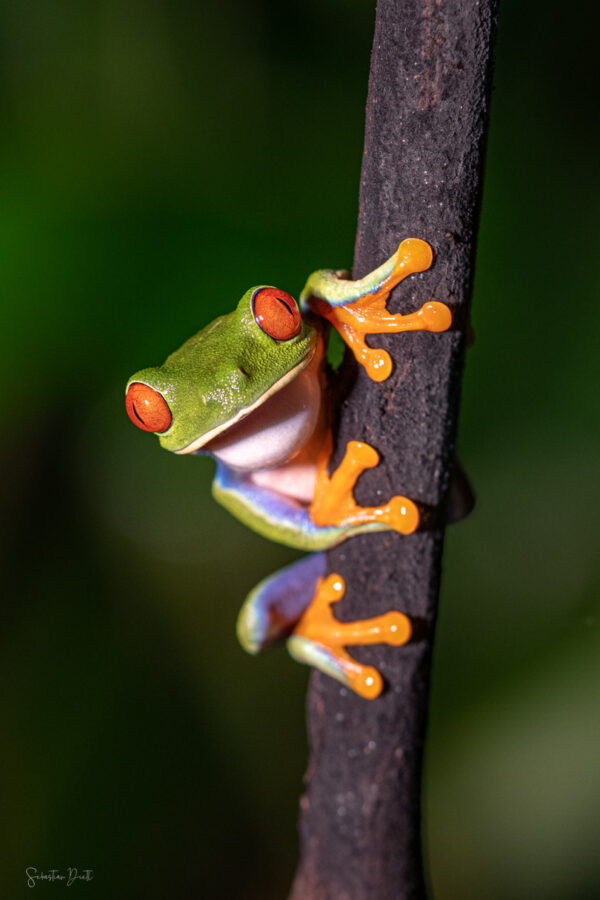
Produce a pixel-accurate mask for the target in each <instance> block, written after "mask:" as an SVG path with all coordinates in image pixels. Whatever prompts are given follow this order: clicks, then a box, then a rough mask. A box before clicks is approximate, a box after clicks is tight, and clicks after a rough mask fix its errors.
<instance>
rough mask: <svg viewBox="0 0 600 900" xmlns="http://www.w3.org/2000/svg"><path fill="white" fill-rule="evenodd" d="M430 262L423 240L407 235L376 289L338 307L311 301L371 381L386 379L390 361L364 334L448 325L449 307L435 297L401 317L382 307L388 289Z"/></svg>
mask: <svg viewBox="0 0 600 900" xmlns="http://www.w3.org/2000/svg"><path fill="white" fill-rule="evenodd" d="M432 261H433V252H432V250H431V247H430V246H429V244H428V243H427V241H422V240H420V239H419V238H409V239H407V240H405V241H402V243H401V244H400V246H399V247H398V250H397V251H396V253H395V254H394V256H392V257H391V258H390V260H389V261H388V264H390V263H391V264H392V267H391V268H390V272H389V274H388V275H387V277H386V278H384V280H383V282H381V283H380V284H379V286H378V287H377V289H376V290H374V291H372V292H371V293H367V294H364V295H363V296H361V297H360V298H359V299H358V300H355V301H352V302H350V303H348V304H345V305H341V306H333V305H330V304H329V303H328V302H327V300H325V299H320V298H315V299H314V300H312V301H311V305H312V306H313V307H315V308H316V309H317V311H318V312H319V314H320V315H321V316H323V318H325V319H328V320H329V321H330V322H331V324H332V325H333V326H334V328H336V329H337V331H339V333H340V335H341V336H342V338H343V339H344V341H345V342H346V343H347V344H348V346H349V347H350V349H351V350H352V352H353V353H354V356H355V357H356V359H357V361H358V362H359V363H360V364H361V365H362V366H364V368H365V370H366V372H367V374H368V375H369V376H370V377H371V378H372V379H373V381H385V379H386V378H389V376H390V375H391V373H392V360H391V357H390V355H389V353H387V352H386V351H385V350H372V349H371V348H370V347H368V346H367V344H366V343H365V335H367V334H383V333H388V334H389V333H391V332H399V331H446V330H447V329H448V328H449V327H450V324H451V322H452V315H451V313H450V310H449V309H448V307H447V306H446V304H445V303H440V302H438V301H436V300H431V301H429V303H425V304H424V305H423V306H422V307H421V309H419V310H417V312H413V313H409V314H408V315H405V316H402V315H392V314H391V313H390V312H388V310H387V307H386V303H387V300H388V297H389V295H390V292H391V291H392V289H393V288H394V287H396V285H397V284H399V283H400V282H401V281H403V280H404V279H405V278H407V277H408V276H409V275H413V274H414V273H415V272H425V271H426V270H427V269H428V268H429V267H430V266H431V263H432ZM367 277H369V276H367Z"/></svg>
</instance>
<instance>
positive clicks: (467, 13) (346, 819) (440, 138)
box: [291, 0, 496, 900]
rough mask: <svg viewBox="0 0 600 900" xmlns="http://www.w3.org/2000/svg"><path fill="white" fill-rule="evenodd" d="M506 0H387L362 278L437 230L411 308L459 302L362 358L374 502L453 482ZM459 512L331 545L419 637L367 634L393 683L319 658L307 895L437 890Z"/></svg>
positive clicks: (347, 602)
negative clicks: (436, 327) (434, 747)
mask: <svg viewBox="0 0 600 900" xmlns="http://www.w3.org/2000/svg"><path fill="white" fill-rule="evenodd" d="M495 11H496V2H495V0H479V2H477V0H420V2H414V0H379V2H378V5H377V19H376V27H375V38H374V44H373V54H372V62H371V77H370V84H369V96H368V102H367V118H366V133H365V151H364V160H363V169H362V178H361V188H360V213H359V221H358V231H357V239H356V255H355V265H354V277H360V276H362V275H364V274H365V273H366V272H368V271H370V270H371V269H373V268H375V267H376V266H377V265H379V263H381V262H382V261H383V260H384V259H386V258H387V257H389V256H390V254H391V253H392V252H393V251H394V250H395V248H396V247H397V245H398V243H399V242H400V240H402V239H403V238H406V237H420V238H424V239H426V240H427V241H429V242H430V244H431V245H432V247H433V248H434V252H435V262H434V266H433V268H432V269H431V270H430V271H428V272H425V273H423V274H421V275H418V276H413V277H412V278H410V279H409V280H408V281H405V282H404V283H403V284H402V285H400V286H399V288H398V289H397V290H396V291H395V295H394V297H393V299H392V301H391V308H392V310H393V311H394V312H396V311H397V312H408V311H411V310H413V309H417V308H418V307H420V306H421V304H422V303H424V302H426V301H427V300H429V299H436V300H442V301H444V302H446V303H448V304H449V305H450V306H451V307H452V309H453V315H454V328H453V330H451V331H450V332H447V333H445V334H429V333H410V334H405V335H391V336H386V337H384V336H378V337H377V345H378V346H383V347H385V348H386V349H387V350H388V351H389V352H390V353H391V355H392V358H393V359H394V360H395V362H396V366H395V371H394V373H393V375H392V377H391V378H390V379H389V380H388V381H386V382H384V383H382V384H376V383H374V382H372V381H370V380H369V379H368V377H367V376H366V375H365V374H364V372H363V371H362V370H361V371H360V372H359V373H358V378H357V379H356V381H355V383H354V385H353V387H352V389H351V390H350V392H349V393H348V395H347V397H346V400H345V402H344V404H343V406H342V408H341V411H340V427H339V434H338V452H339V450H340V448H343V447H344V446H345V444H346V442H347V441H348V440H357V439H358V440H360V439H363V440H366V441H368V442H369V443H371V444H373V445H374V446H375V447H376V448H377V449H378V450H379V451H380V453H381V456H382V461H381V463H380V465H379V467H378V468H377V469H375V470H371V471H369V472H367V473H365V474H364V476H362V478H361V481H360V484H359V486H358V490H357V492H356V496H357V499H358V501H359V503H361V504H364V505H371V504H373V503H374V502H384V501H385V500H387V499H388V498H389V497H391V496H392V495H393V494H405V495H407V496H409V497H412V498H413V499H415V500H417V501H418V502H419V503H420V504H422V506H423V508H424V509H428V510H431V511H433V510H438V511H439V509H440V507H441V505H442V504H443V502H444V500H445V497H446V494H447V490H448V485H449V473H450V467H451V463H452V460H453V455H454V440H455V433H456V421H457V414H458V403H459V394H460V381H461V376H462V369H463V357H464V347H465V329H466V324H467V320H468V304H469V300H470V293H471V285H472V277H473V259H474V250H475V240H476V230H477V221H478V213H479V205H480V196H481V179H482V170H483V156H484V148H485V134H486V127H487V117H488V115H487V114H488V105H489V96H490V81H491V44H492V37H493V30H494V20H495ZM443 534H444V523H443V521H442V517H441V516H440V515H439V514H438V515H436V514H435V513H434V512H431V514H430V515H429V517H428V518H426V522H425V528H424V529H423V530H421V531H420V532H419V533H417V534H414V535H411V536H409V537H402V536H399V535H396V534H392V533H384V534H381V535H365V536H362V537H359V538H355V539H353V540H351V541H347V542H346V543H344V544H342V545H341V546H339V547H337V548H335V549H333V550H332V551H330V552H329V554H328V565H329V569H330V571H334V572H339V573H340V574H342V575H343V577H344V579H345V581H346V585H347V592H346V596H345V597H344V599H343V601H342V603H341V604H339V606H338V607H336V613H337V615H338V616H339V618H340V619H343V620H345V621H350V620H352V619H357V618H365V617H367V616H373V615H377V614H379V613H384V612H386V611H388V610H390V609H399V610H402V611H404V612H406V613H408V615H409V616H411V618H412V620H413V624H414V627H415V639H414V640H413V641H412V642H411V643H410V644H409V645H408V646H406V647H401V648H393V647H387V646H383V645H379V646H374V647H364V648H353V649H352V653H353V654H354V655H355V656H356V657H357V658H358V659H360V660H361V661H363V662H368V663H371V664H374V665H375V666H377V667H378V668H379V669H380V671H381V672H382V674H383V676H384V678H385V679H386V681H387V683H388V689H387V691H386V693H385V694H383V695H382V696H381V697H380V698H378V699H377V700H374V701H367V700H363V699H361V698H360V697H357V696H355V695H354V694H352V692H350V691H348V690H346V689H344V688H342V687H341V686H340V685H339V684H337V683H336V682H334V681H332V680H330V679H329V678H326V677H325V676H323V675H321V674H319V673H315V674H313V676H312V680H311V688H310V695H309V702H308V717H309V731H310V741H311V747H312V752H311V760H310V766H309V770H308V774H307V782H308V787H307V793H306V795H305V796H304V798H303V799H302V803H301V839H302V852H301V861H300V865H299V869H298V872H297V875H296V880H295V882H294V886H293V889H292V894H291V896H292V898H293V900H325V898H331V900H344V898H347V900H373V898H377V900H388V898H389V900H391V898H404V900H406V898H411V900H412V898H423V897H424V896H425V886H424V878H423V869H422V854H421V839H420V794H421V772H422V757H423V743H424V734H425V725H426V716H427V702H428V689H429V676H430V665H431V650H432V642H433V637H434V627H435V619H436V610H437V599H438V592H439V582H440V566H441V554H442V546H443Z"/></svg>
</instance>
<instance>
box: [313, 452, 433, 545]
mask: <svg viewBox="0 0 600 900" xmlns="http://www.w3.org/2000/svg"><path fill="white" fill-rule="evenodd" d="M330 455H331V441H329V443H328V444H327V446H326V447H324V449H323V451H322V453H321V455H320V457H319V460H318V462H317V479H316V486H315V495H314V499H313V501H312V503H311V505H310V516H311V518H312V520H313V522H314V523H315V524H316V525H319V526H326V525H338V526H341V527H345V526H357V527H360V526H362V525H369V524H373V525H375V526H380V527H381V529H391V530H393V531H398V532H400V533H401V534H412V532H413V531H414V530H415V529H416V528H417V526H418V524H419V511H418V509H417V507H416V505H415V504H414V503H413V501H412V500H409V499H408V497H401V496H397V497H392V499H391V500H390V501H389V503H387V504H386V505H385V506H359V505H358V504H357V503H356V501H355V499H354V493H353V491H354V486H355V484H356V482H357V481H358V478H359V477H360V475H361V474H362V473H363V472H364V471H365V469H371V468H373V467H374V466H376V465H377V464H378V462H379V454H378V452H377V450H375V449H374V448H373V447H371V446H370V444H366V443H365V442H364V441H350V442H349V443H348V444H347V445H346V453H345V454H344V458H343V460H342V461H341V463H340V465H339V466H338V468H337V469H336V470H335V472H334V473H333V474H332V475H329V474H328V472H327V463H328V462H329V457H330Z"/></svg>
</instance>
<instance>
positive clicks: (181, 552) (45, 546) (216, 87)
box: [0, 0, 600, 900]
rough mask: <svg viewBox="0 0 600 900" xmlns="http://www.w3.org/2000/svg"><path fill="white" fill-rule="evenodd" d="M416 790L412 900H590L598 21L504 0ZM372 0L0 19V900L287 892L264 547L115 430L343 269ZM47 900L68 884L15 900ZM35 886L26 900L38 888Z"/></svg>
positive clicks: (291, 722)
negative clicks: (263, 295) (241, 636)
mask: <svg viewBox="0 0 600 900" xmlns="http://www.w3.org/2000/svg"><path fill="white" fill-rule="evenodd" d="M502 15H503V18H502V21H501V29H500V37H499V42H498V65H497V75H496V79H495V81H496V90H495V93H494V101H493V119H492V129H491V133H490V144H489V155H488V168H487V180H486V188H485V197H484V209H483V219H482V229H481V237H480V250H479V256H478V268H477V277H476V290H475V299H474V312H473V321H474V327H475V331H476V334H477V341H476V344H475V346H474V348H473V349H472V350H471V351H470V353H469V360H468V366H467V372H466V379H465V390H464V405H463V410H462V414H461V434H460V452H461V457H462V460H463V462H464V464H465V466H466V468H467V470H468V471H469V472H470V474H471V476H472V479H473V481H474V483H475V486H476V490H477V494H478V501H479V502H478V508H477V511H476V513H475V514H474V515H473V517H472V518H471V519H470V520H468V521H467V522H466V523H464V524H462V525H461V526H460V527H457V528H456V529H455V530H452V532H451V533H450V534H449V536H448V541H447V548H446V558H445V560H446V564H445V580H444V587H443V594H442V604H441V616H440V625H439V632H438V641H437V652H436V660H435V672H434V690H433V698H432V716H431V728H430V741H429V752H428V766H427V781H426V810H427V820H426V827H427V840H428V848H429V850H428V853H429V861H430V870H431V878H432V881H433V884H434V887H435V891H436V898H437V900H451V898H457V900H464V898H466V897H481V898H486V900H488V898H489V900H513V898H516V900H519V898H526V897H527V898H530V897H535V898H547V900H564V898H567V897H568V898H570V900H584V898H591V897H593V896H597V895H598V893H600V878H599V870H598V862H597V850H596V843H597V834H598V826H599V824H600V823H599V817H600V775H599V773H598V765H597V759H598V756H599V752H600V742H599V740H598V700H599V699H600V697H599V694H600V689H599V681H600V661H599V657H598V644H599V640H598V618H597V616H598V612H597V597H598V583H599V578H598V565H597V560H596V557H595V553H594V551H595V546H596V533H597V528H596V519H597V508H598V499H599V498H598V496H597V495H598V478H597V448H598V432H597V427H596V428H594V427H593V426H592V416H593V412H594V411H595V407H596V406H597V403H596V397H597V387H596V386H595V384H594V382H593V375H594V369H595V368H597V367H596V366H595V362H596V358H597V350H596V347H595V343H596V335H597V331H598V326H599V324H600V323H599V321H598V319H599V315H598V305H597V304H596V303H594V302H593V299H595V298H594V295H593V290H594V280H595V266H592V265H591V263H592V260H591V249H590V248H591V247H592V246H593V243H594V239H595V237H596V234H595V232H596V231H597V226H596V221H597V215H598V204H597V195H595V194H594V192H593V189H592V188H593V182H592V180H591V174H590V173H591V172H592V171H593V168H594V162H595V156H596V146H597V145H596V144H595V143H594V137H595V135H592V134H591V133H590V129H589V124H588V119H589V117H590V116H591V114H592V110H593V109H594V108H595V107H594V105H593V101H592V96H591V85H592V84H593V79H594V77H595V71H594V69H595V64H594V54H595V46H594V44H593V39H592V29H591V28H589V27H587V26H586V23H585V21H583V20H582V19H581V18H579V19H576V20H575V19H569V18H566V17H565V13H564V7H563V5H562V4H559V3H558V2H551V3H542V2H541V0H535V2H530V3H528V4H520V3H518V2H517V0H505V2H504V3H503V10H502ZM372 16H373V9H372V4H367V3H364V2H359V0H353V2H351V3H348V2H347V0H346V2H344V3H342V2H341V0H319V2H309V3H299V2H294V3H291V4H281V3H275V2H271V0H263V2H262V3H261V2H248V0H237V2H236V0H221V2H219V3H218V4H209V3H204V4H202V3H201V4H198V3H191V2H189V3H185V2H181V0H180V2H176V3H167V2H165V0H157V2H154V3H151V4H147V3H139V2H138V3H135V2H130V3H123V2H117V0H102V2H97V3H94V4H91V3H90V4H88V3H81V2H79V0H63V2H61V3H58V2H51V0H48V2H37V3H33V4H24V3H22V2H17V0H7V2H5V3H4V4H3V5H2V9H1V10H0V24H1V28H2V58H3V61H4V66H3V78H2V89H1V90H2V93H1V95H0V102H1V104H2V112H3V119H4V128H3V131H2V134H3V137H2V141H1V146H0V153H1V157H2V167H1V172H2V176H1V177H2V185H1V188H2V190H1V196H2V205H1V208H0V227H1V229H2V232H1V233H2V243H3V252H2V270H3V293H4V296H5V298H6V302H5V303H4V304H3V309H4V315H3V334H4V341H3V352H2V356H1V364H2V366H3V373H2V375H3V380H2V383H3V384H4V385H5V390H4V397H3V399H4V403H3V410H4V413H3V416H4V429H3V431H4V439H3V449H2V453H3V459H2V463H3V466H2V471H3V473H4V477H3V479H2V492H3V499H4V501H5V504H4V505H5V508H6V515H5V518H4V521H5V522H6V532H5V536H4V540H3V541H2V550H3V552H4V555H5V559H4V561H3V567H4V569H3V570H4V572H5V573H6V574H5V578H4V584H5V587H6V590H5V591H3V594H4V597H5V604H4V611H5V614H4V627H3V630H2V657H1V659H2V662H1V665H2V675H3V691H2V696H3V704H2V721H3V725H4V737H3V741H2V749H1V751H0V753H1V756H0V763H1V771H2V773H3V775H4V779H5V783H4V785H3V789H2V793H3V797H4V800H5V802H4V810H5V812H4V816H3V822H4V824H5V826H6V833H5V834H4V835H3V836H2V842H1V846H2V854H1V860H2V862H1V871H0V879H1V884H2V886H1V888H0V893H1V896H2V897H3V898H4V897H6V898H9V900H12V898H19V897H21V896H30V893H29V889H28V888H27V887H26V885H25V876H24V870H25V867H26V866H36V867H37V868H38V869H41V870H43V869H46V870H47V869H50V868H62V869H66V868H67V867H68V866H78V867H80V868H83V867H91V868H93V869H94V872H95V880H94V882H93V883H91V884H89V885H78V886H77V888H76V889H77V890H78V891H79V892H80V893H81V894H82V895H85V896H90V897H91V896H98V897H103V898H106V897H110V898H115V900H118V898H137V897H144V898H148V900H151V898H164V897H167V896H168V897H177V898H179V897H181V898H187V897H192V896H195V897H200V896H202V897H210V898H213V897H214V898H231V897H240V898H244V900H253V898H260V900H269V898H271V897H272V898H278V897H283V896H285V892H286V889H287V886H288V884H289V881H290V879H291V876H292V872H293V867H294V861H295V856H296V830H295V820H296V809H297V798H298V795H299V794H300V792H301V789H302V773H303V769H304V765H305V761H306V738H305V727H304V709H303V704H304V693H305V686H306V681H307V677H308V672H307V670H304V669H302V668H300V667H298V666H297V665H295V664H294V663H293V662H292V661H291V660H290V659H289V658H288V657H287V656H286V655H285V653H284V652H282V651H275V652H273V653H271V654H268V655H266V656H264V657H262V658H259V659H251V658H250V657H247V656H245V655H244V654H243V652H242V651H241V650H240V649H239V647H238V646H237V643H236V640H235V633H234V624H235V618H236V614H237V610H238V608H239V605H240V602H241V600H242V598H243V596H244V595H245V592H246V591H247V590H248V589H249V588H250V587H251V586H253V585H254V583H255V582H256V581H257V580H258V579H259V578H260V577H262V576H264V575H265V574H267V573H268V572H270V571H272V570H274V569H275V568H277V567H279V566H280V565H282V564H283V563H285V562H286V561H288V560H289V559H291V558H292V556H293V554H291V553H290V551H287V550H285V549H283V548H280V547H276V546H275V545H270V544H268V543H267V542H265V541H263V540H261V539H260V538H259V537H257V536H255V535H253V534H251V533H250V532H248V531H246V530H245V529H244V528H243V527H242V526H241V525H239V524H238V523H237V522H236V521H234V520H233V519H231V518H230V517H228V516H227V514H226V513H225V512H224V511H222V510H221V509H220V508H219V507H217V506H216V505H215V504H214V503H213V502H212V501H211V499H210V494H209V487H210V479H211V471H212V469H211V464H210V463H209V462H208V461H206V460H200V459H179V458H175V457H173V456H171V455H169V454H167V453H165V452H163V451H160V450H159V447H158V444H157V442H156V441H155V440H154V439H153V438H151V437H149V436H148V435H144V434H142V433H140V432H137V431H136V430H135V429H133V428H132V427H131V426H130V425H129V423H128V422H127V419H126V418H125V415H124V411H123V398H122V391H123V385H124V383H125V380H126V378H127V377H128V375H129V374H130V373H131V372H132V371H134V370H136V369H138V368H140V367H141V366H144V365H150V364H154V363H158V362H160V361H162V359H163V358H164V356H165V355H166V354H167V353H168V352H169V351H170V350H172V349H174V348H175V347H176V346H177V345H178V344H179V343H181V342H182V341H183V340H184V339H185V338H186V337H188V336H189V335H190V334H192V333H193V332H194V331H196V330H198V329H199V327H200V326H202V325H203V324H205V323H206V322H207V321H208V320H210V319H211V318H213V317H214V316H215V315H217V314H218V313H221V312H224V311H227V310H229V309H230V308H232V306H233V305H234V303H236V302H237V300H238V299H239V296H240V295H241V294H242V292H243V291H244V290H245V289H246V288H247V286H248V285H250V284H255V283H257V282H261V281H264V280H265V279H267V280H269V281H270V282H272V283H280V284H281V285H282V286H284V287H286V288H288V289H289V290H291V291H292V292H297V291H298V290H299V288H300V287H301V286H302V284H303V281H304V278H305V276H306V274H307V273H308V272H310V271H311V270H312V269H314V268H317V267H319V266H323V265H326V266H329V265H331V266H344V265H345V266H349V265H350V263H351V257H352V246H353V236H354V228H355V219H356V201H357V187H358V178H359V171H360V161H361V154H362V127H363V110H364V100H365V94H366V84H367V76H368V61H369V51H370V43H371V34H372V25H373V22H372ZM37 890H38V892H39V895H40V896H42V895H44V896H46V894H48V893H49V892H52V894H53V896H54V894H56V895H58V894H61V896H62V891H63V890H64V888H63V886H61V885H47V884H42V885H40V886H39V887H38V888H37ZM36 896H37V894H36Z"/></svg>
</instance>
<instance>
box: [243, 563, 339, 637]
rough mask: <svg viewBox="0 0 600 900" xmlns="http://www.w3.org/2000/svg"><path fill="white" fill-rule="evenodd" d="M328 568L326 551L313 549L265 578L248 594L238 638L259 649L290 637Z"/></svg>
mask: <svg viewBox="0 0 600 900" xmlns="http://www.w3.org/2000/svg"><path fill="white" fill-rule="evenodd" d="M324 572H325V554H324V553H311V554H310V556H305V557H303V558H302V559H300V560H298V562H295V563H292V565H290V566H286V568H285V569H281V570H280V571H279V572H276V573H275V574H274V575H271V576H270V577H269V578H265V579H264V581H261V582H260V584H257V586H256V587H255V588H254V589H253V590H252V591H251V592H250V593H249V594H248V596H247V597H246V600H245V602H244V605H243V606H242V608H241V610H240V614H239V616H238V621H237V635H238V640H239V642H240V644H241V645H242V647H243V648H244V650H247V651H248V653H258V652H259V651H260V650H264V649H265V647H268V646H269V645H270V644H273V643H274V642H275V641H277V640H279V639H281V638H284V637H287V636H288V635H289V634H290V633H291V631H292V629H293V628H294V626H295V625H296V624H297V622H298V620H299V619H300V618H301V616H302V615H303V613H304V611H305V609H306V608H307V606H308V605H309V604H310V602H311V600H312V599H313V596H314V593H315V590H316V587H317V583H318V581H319V579H320V578H322V576H323V574H324Z"/></svg>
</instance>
